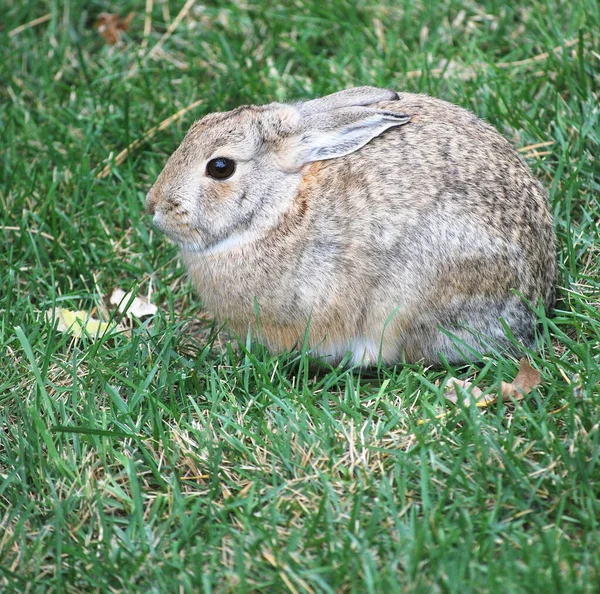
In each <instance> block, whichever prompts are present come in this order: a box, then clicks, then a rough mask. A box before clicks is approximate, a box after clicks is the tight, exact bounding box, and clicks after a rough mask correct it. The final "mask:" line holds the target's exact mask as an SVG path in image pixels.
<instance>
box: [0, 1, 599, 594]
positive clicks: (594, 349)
mask: <svg viewBox="0 0 600 594" xmlns="http://www.w3.org/2000/svg"><path fill="white" fill-rule="evenodd" d="M0 12H1V15H0V16H1V19H0V27H1V29H0V58H1V59H0V81H1V84H0V151H1V160H0V358H1V359H0V590H1V591H2V592H9V593H10V592H18V593H24V592H27V593H29V592H31V593H34V592H44V593H46V592H56V593H63V592H64V593H80V592H111V593H119V592H140V593H150V592H152V593H166V592H178V593H179V592H235V593H238V592H292V593H298V594H300V593H303V594H304V593H321V592H324V593H327V592H330V593H331V592H355V593H357V594H363V593H371V592H383V593H386V594H387V593H392V592H406V593H411V594H412V593H421V592H422V593H436V592H443V593H446V592H448V593H451V592H460V593H461V594H467V593H470V592H498V593H513V592H514V593H528V592H536V593H537V592H543V593H546V592H557V593H558V592H565V593H568V594H572V593H579V592H587V593H592V592H600V585H599V584H600V385H599V384H600V263H599V261H600V168H599V167H598V164H597V161H596V155H597V153H598V152H599V150H600V147H599V141H600V109H599V107H598V100H599V89H600V10H599V8H598V4H597V3H596V1H595V0H578V1H577V2H567V1H560V0H539V1H538V0H536V1H534V2H522V1H517V2H512V3H505V2H499V1H497V0H485V1H484V2H481V3H475V2H470V1H468V0H437V1H434V0H403V1H396V2H394V1H392V0H381V1H374V0H359V1H357V2H354V1H351V0H329V1H323V0H294V1H293V0H285V1H281V2H275V1H268V0H264V1H260V0H248V1H247V2H225V1H219V0H215V1H207V2H200V1H197V2H195V3H194V2H191V1H188V2H184V0H166V1H162V0H155V1H152V0H147V1H144V0H123V1H121V2H115V1H113V0H93V1H91V2H83V1H79V0H71V1H69V0H61V1H52V0H38V1H34V0H25V1H22V0H2V10H1V11H0ZM102 12H108V13H118V14H120V15H121V16H123V17H125V16H126V15H127V14H128V13H129V12H134V13H135V15H134V16H133V19H132V20H131V22H130V23H129V27H128V28H127V30H126V31H118V34H119V35H120V36H121V40H120V43H118V44H117V45H110V44H109V43H107V41H106V39H105V38H104V37H103V36H102V35H101V33H100V32H99V31H97V30H96V29H95V28H94V23H95V21H96V18H97V17H98V15H99V13H102ZM112 32H113V33H114V31H112ZM110 33H111V30H110V29H109V30H108V31H106V30H105V35H110ZM362 84H371V85H376V86H384V87H391V88H394V89H397V90H403V91H414V92H423V93H427V94H430V95H434V96H437V97H440V98H443V99H446V100H449V101H452V102H454V103H457V104H460V105H463V106H465V107H467V108H469V109H471V110H473V111H474V112H476V113H477V114H478V115H479V116H481V117H483V118H485V119H486V120H488V121H489V122H490V123H492V124H493V125H495V126H496V127H497V128H498V129H499V130H500V131H501V132H502V133H503V134H504V135H505V136H506V137H507V138H508V139H509V140H510V141H511V142H512V143H513V144H514V145H515V146H516V147H517V148H518V149H519V150H520V151H521V153H522V154H523V156H524V157H525V158H526V159H527V161H528V163H529V164H530V166H531V167H532V169H533V170H534V172H535V173H536V175H537V176H538V177H539V178H540V179H541V180H542V181H543V183H544V184H545V185H546V186H547V187H548V189H549V191H550V200H551V203H552V206H553V212H554V215H555V220H556V227H557V233H558V238H559V253H558V260H559V293H558V295H559V300H558V302H557V306H556V311H555V312H554V313H553V315H552V316H549V317H546V316H545V315H543V314H541V313H540V324H539V348H538V350H536V351H535V352H523V353H522V356H524V357H525V358H526V359H527V360H528V361H529V362H530V364H531V365H532V366H533V367H534V368H535V369H537V370H538V371H539V372H540V373H541V383H540V384H539V385H538V386H537V387H536V388H534V389H533V390H532V391H531V393H530V394H528V395H527V396H526V397H525V398H524V399H523V400H522V401H520V402H517V401H514V400H511V401H508V402H503V401H502V400H501V399H498V400H497V401H495V402H494V403H492V404H490V405H489V406H487V407H476V406H464V405H459V406H456V405H454V404H452V403H450V402H448V400H447V399H446V398H445V396H444V395H445V388H444V386H445V384H446V382H447V381H448V379H449V378H450V377H456V378H459V379H463V380H470V381H472V382H473V383H474V384H475V385H477V386H478V387H480V388H481V389H483V390H485V391H486V392H489V393H495V392H496V391H497V390H498V389H499V387H500V385H501V382H502V381H510V380H512V378H514V376H515V374H516V372H517V369H518V367H519V361H518V359H517V358H515V359H513V358H509V357H506V356H501V355H493V356H489V357H486V358H485V360H484V361H483V362H482V363H479V364H477V365H469V366H463V367H459V368H454V369H451V368H439V369H432V368H425V367H423V366H420V365H410V366H408V365H406V366H403V365H398V366H396V367H393V368H391V367H381V368H377V369H371V370H368V371H360V370H358V369H351V368H348V367H343V366H342V367H338V368H322V369H320V370H319V369H318V368H316V367H315V366H314V364H313V363H311V358H310V354H309V353H308V354H307V353H301V354H298V353H295V354H294V353H292V354H288V355H283V356H273V355H271V354H269V353H268V352H267V351H266V350H265V349H263V348H261V347H260V345H256V344H253V343H252V342H250V341H246V342H245V343H243V342H242V344H239V345H237V344H235V343H230V342H228V341H227V340H226V338H225V337H224V335H223V333H220V332H219V329H218V328H214V327H213V326H212V325H211V320H210V319H208V318H207V316H206V315H205V314H203V311H202V306H201V302H200V300H199V298H198V297H197V295H195V293H194V292H193V291H192V289H191V288H190V286H189V283H188V282H187V279H186V276H185V271H184V269H183V266H182V264H181V262H180V259H179V256H178V252H177V249H176V248H175V247H174V246H173V245H172V244H170V243H169V242H168V241H167V240H166V239H165V238H164V237H163V236H161V235H160V234H159V233H158V232H156V231H154V230H153V229H152V226H151V221H150V217H148V216H147V215H145V214H144V196H145V193H146V191H147V190H148V188H149V187H150V185H151V184H152V183H153V181H154V179H155V178H156V176H157V175H158V173H159V172H160V170H161V169H162V166H163V165H164V163H165V161H166V159H167V158H168V155H169V154H170V153H171V152H172V151H173V150H174V149H175V148H176V146H177V145H178V143H179V142H180V140H181V139H182V137H183V135H184V133H185V131H186V130H187V128H188V127H189V126H190V125H191V123H192V122H193V121H194V120H195V119H197V118H199V117H201V116H202V115H204V114H206V113H209V112H212V111H218V110H228V109H232V108H234V107H235V106H237V105H240V104H243V103H266V102H269V101H275V100H277V101H282V100H292V99H297V98H308V97H316V96H319V95H323V94H326V93H329V92H333V91H336V90H339V89H342V88H345V87H349V86H354V85H362ZM198 101H200V102H199V103H197V104H196V105H194V103H196V102H198ZM171 116H176V117H174V118H172V119H171V120H169V118H171ZM166 120H167V121H166ZM165 121H166V123H165V124H164V125H162V126H161V129H158V128H157V127H158V126H160V125H161V123H162V122H165ZM138 140H139V141H140V142H136V141H138ZM130 146H131V148H130V150H129V151H127V152H125V153H123V154H122V155H120V156H119V153H121V152H122V151H124V150H125V149H126V148H127V147H130ZM118 156H119V158H117V157H118ZM115 288H120V289H122V290H124V291H126V292H132V293H134V294H136V295H140V296H144V297H147V298H149V299H150V301H151V302H152V303H153V304H155V305H156V306H157V307H158V311H157V313H156V314H155V315H153V316H147V317H144V318H142V319H138V318H135V317H133V318H129V317H127V316H122V315H121V314H119V313H118V311H117V309H116V307H115V306H114V305H112V304H110V301H109V297H110V295H111V293H112V291H113V290H114V289H115ZM58 308H63V309H65V310H72V311H76V310H81V311H84V312H87V314H89V315H91V316H93V317H94V318H96V319H98V320H101V321H104V322H109V323H111V324H113V326H111V327H110V328H109V329H108V330H106V331H98V332H96V331H94V330H93V329H91V331H90V332H88V333H86V332H83V334H82V335H81V336H75V335H73V334H72V333H68V332H63V331H61V330H60V328H59V327H58V325H57V321H58V320H56V319H55V318H56V312H57V311H58ZM47 312H50V314H48V313H47ZM52 312H55V313H54V314H53V313H52ZM116 324H119V325H118V326H116Z"/></svg>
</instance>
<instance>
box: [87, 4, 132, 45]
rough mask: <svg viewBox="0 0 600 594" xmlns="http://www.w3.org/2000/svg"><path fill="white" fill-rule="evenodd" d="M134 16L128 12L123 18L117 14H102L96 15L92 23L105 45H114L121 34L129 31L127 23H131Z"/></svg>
mask: <svg viewBox="0 0 600 594" xmlns="http://www.w3.org/2000/svg"><path fill="white" fill-rule="evenodd" d="M134 16H135V12H130V13H129V14H128V15H127V16H126V17H125V18H123V17H120V16H119V15H118V14H112V13H109V12H103V13H101V14H99V15H98V18H97V19H96V22H95V23H94V29H96V30H97V31H98V33H100V35H102V37H104V39H105V40H106V43H108V44H109V45H115V44H116V43H118V42H119V41H121V33H122V32H123V31H127V29H129V23H131V21H132V19H133V17H134Z"/></svg>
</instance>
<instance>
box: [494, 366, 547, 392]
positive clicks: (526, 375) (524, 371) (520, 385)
mask: <svg viewBox="0 0 600 594" xmlns="http://www.w3.org/2000/svg"><path fill="white" fill-rule="evenodd" d="M541 378H542V376H541V374H540V372H539V371H538V370H537V369H534V368H533V367H531V365H529V363H528V362H527V359H521V361H520V367H519V372H518V373H517V376H516V377H515V379H514V380H513V381H512V382H511V383H507V382H502V387H501V390H502V399H503V400H505V401H506V400H513V399H514V400H517V401H520V400H523V397H524V396H525V394H529V392H531V390H533V388H535V387H536V386H537V385H539V383H540V380H541Z"/></svg>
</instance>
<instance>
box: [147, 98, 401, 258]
mask: <svg viewBox="0 0 600 594" xmlns="http://www.w3.org/2000/svg"><path fill="white" fill-rule="evenodd" d="M397 97H398V96H397V94H396V93H395V92H393V91H388V90H386V89H376V88H372V87H359V88H355V89H349V90H347V91H342V92H340V93H335V94H333V95H329V96H327V97H323V98H320V99H315V100H312V101H306V102H303V103H296V104H289V105H287V104H280V103H272V104H270V105H266V106H260V107H257V106H244V107H240V108H238V109H235V110H233V111H230V112H226V113H215V114H210V115H207V116H206V117H204V118H203V119H202V120H200V121H198V122H196V123H195V124H194V125H193V126H192V128H191V129H190V130H189V132H188V133H187V135H186V136H185V138H184V140H183V142H182V143H181V145H180V146H179V148H177V150H176V151H175V152H174V153H173V155H172V156H171V157H170V159H169V160H168V162H167V164H166V165H165V168H164V170H163V171H162V173H161V174H160V175H159V177H158V179H157V181H156V183H155V184H154V186H153V187H152V188H151V189H150V191H149V192H148V196H147V199H146V207H147V210H148V211H149V212H150V213H151V214H153V215H154V223H155V225H156V226H157V227H158V228H159V229H160V230H162V231H164V232H165V233H166V234H167V235H168V236H169V237H170V238H171V239H173V240H174V241H175V242H176V243H178V244H180V245H181V247H182V248H183V249H184V250H186V251H192V252H200V253H210V252H212V251H223V250H226V249H228V248H230V247H234V246H236V245H240V244H244V243H247V242H248V241H251V240H252V239H253V238H254V237H257V236H258V235H260V234H261V233H264V232H265V230H267V229H269V228H270V227H271V226H273V225H275V224H276V223H277V221H278V220H279V219H280V218H281V216H282V214H283V213H285V212H286V211H287V209H288V208H289V207H290V205H291V204H292V203H293V201H294V200H295V197H296V194H297V190H298V186H299V184H300V182H301V179H302V171H303V169H304V167H305V166H306V165H308V164H310V163H312V162H314V161H322V160H326V159H334V158H338V157H343V156H344V155H348V154H350V153H353V152H354V151H357V150H358V149H360V148H361V147H363V146H364V145H365V144H367V143H368V142H369V141H370V140H372V139H373V138H375V137H376V136H379V135H380V134H382V133H383V132H384V131H385V130H387V129H388V128H390V127H392V126H399V125H402V124H405V123H406V122H408V121H409V119H410V117H409V116H408V115H405V114H402V113H394V112H393V111H388V110H386V109H378V108H376V107H370V106H372V105H374V104H377V103H380V102H385V101H394V100H396V99H397Z"/></svg>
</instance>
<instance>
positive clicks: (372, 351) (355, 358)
mask: <svg viewBox="0 0 600 594" xmlns="http://www.w3.org/2000/svg"><path fill="white" fill-rule="evenodd" d="M380 350H381V345H380V343H379V342H375V341H374V340H372V339H371V338H367V337H366V336H355V337H354V338H352V339H350V340H349V341H348V342H327V341H325V342H324V343H323V344H321V345H319V346H318V347H317V348H316V349H315V351H314V352H315V354H316V355H320V356H323V357H326V358H327V359H332V360H333V361H340V360H341V359H342V358H343V357H344V356H345V355H346V353H348V352H350V353H351V358H350V363H351V364H352V365H363V366H367V365H376V364H377V361H378V359H379V353H380Z"/></svg>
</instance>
